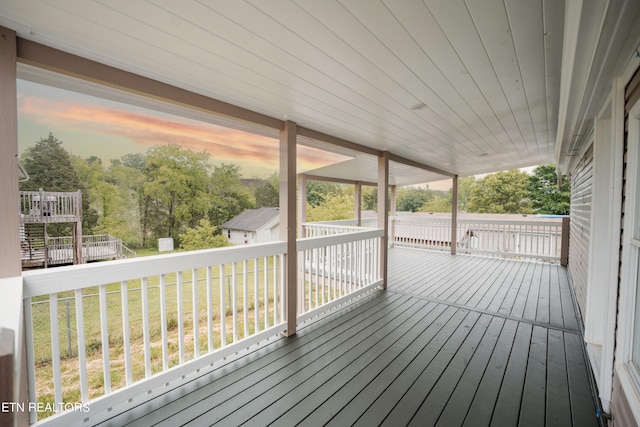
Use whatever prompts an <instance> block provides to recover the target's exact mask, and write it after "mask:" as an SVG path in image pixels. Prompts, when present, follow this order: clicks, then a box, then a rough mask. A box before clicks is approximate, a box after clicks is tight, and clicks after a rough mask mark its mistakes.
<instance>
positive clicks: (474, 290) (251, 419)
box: [103, 249, 598, 427]
mask: <svg viewBox="0 0 640 427" xmlns="http://www.w3.org/2000/svg"><path fill="white" fill-rule="evenodd" d="M592 396H593V395H592V389H591V384H590V381H589V377H588V372H587V365H586V363H585V357H584V353H583V350H582V341H581V336H580V334H579V332H578V321H577V319H576V313H575V310H574V305H573V301H572V297H571V292H570V290H569V285H568V282H567V277H566V270H565V269H564V268H563V267H560V266H559V265H556V264H546V263H538V262H528V261H512V260H504V259H492V258H483V257H475V256H464V255H458V256H451V255H448V254H439V253H428V252H424V251H412V250H401V249H394V250H392V251H391V252H390V262H389V288H388V290H387V291H386V292H379V293H376V294H374V295H372V296H369V297H367V298H364V299H363V300H361V301H359V302H357V303H356V304H354V305H352V306H349V307H347V308H345V309H343V310H339V311H337V312H335V313H333V314H331V315H329V316H328V317H326V318H325V319H323V320H320V321H316V322H313V323H310V324H309V325H306V326H303V327H301V329H300V330H299V332H298V334H297V335H296V336H294V337H290V338H282V339H278V340H276V341H275V342H272V343H271V344H268V345H266V346H264V347H260V348H258V349H253V350H252V351H250V352H248V353H247V354H244V355H242V356H237V357H235V358H234V359H233V360H231V359H228V360H227V361H226V362H224V363H222V364H221V365H220V367H219V368H218V369H216V370H215V371H213V372H211V373H209V374H206V375H203V376H202V377H200V378H198V379H197V380H194V381H192V382H190V383H188V384H187V385H185V386H183V387H181V388H179V389H176V390H173V391H171V392H167V393H166V394H164V395H162V396H159V397H158V398H156V399H154V400H152V401H150V402H148V403H147V404H144V405H141V406H138V407H134V408H131V410H130V411H128V412H127V413H125V414H122V415H120V416H118V417H116V418H114V419H111V420H109V421H107V422H105V423H104V424H103V425H118V426H120V425H131V426H150V425H166V426H176V425H185V424H186V425H214V424H216V425H226V426H237V425H242V424H244V423H246V424H247V425H270V424H273V425H282V426H291V425H297V424H300V425H308V426H318V425H335V426H345V425H362V426H371V425H392V426H399V425H416V426H431V425H438V426H474V427H475V426H489V425H492V426H493V425H495V426H518V425H522V426H529V425H531V426H534V425H535V426H537V425H540V426H543V425H546V426H553V425H557V426H581V427H582V426H597V425H598V420H597V418H596V416H595V405H594V400H593V397H592Z"/></svg>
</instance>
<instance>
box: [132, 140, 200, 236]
mask: <svg viewBox="0 0 640 427" xmlns="http://www.w3.org/2000/svg"><path fill="white" fill-rule="evenodd" d="M208 168H209V155H208V154H207V153H205V152H201V153H196V152H194V151H191V150H187V149H183V148H180V147H179V146H177V145H157V146H154V147H151V148H150V149H149V150H148V152H147V156H146V162H145V173H144V174H145V182H144V183H143V185H142V193H143V203H144V207H143V222H142V226H143V235H144V237H145V239H147V238H148V237H152V238H153V239H154V240H155V239H157V238H159V237H173V238H174V239H175V240H176V241H177V242H178V243H179V241H180V237H179V236H180V233H181V231H182V230H181V229H182V227H191V228H193V227H195V226H196V225H197V224H198V221H200V220H201V219H202V218H205V217H206V215H207V211H208V209H209V197H208V196H209V195H208V191H207V182H208V178H209V177H208Z"/></svg>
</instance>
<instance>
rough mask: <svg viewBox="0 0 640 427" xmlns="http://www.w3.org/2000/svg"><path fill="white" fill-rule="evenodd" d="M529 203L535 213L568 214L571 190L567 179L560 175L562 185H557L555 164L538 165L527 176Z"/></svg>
mask: <svg viewBox="0 0 640 427" xmlns="http://www.w3.org/2000/svg"><path fill="white" fill-rule="evenodd" d="M529 192H530V194H531V205H532V207H533V210H534V211H535V212H536V213H540V214H551V215H569V207H570V205H571V190H570V187H569V180H568V179H567V177H566V176H563V177H562V185H561V186H560V187H558V174H557V172H556V165H554V164H548V165H541V166H538V167H537V168H536V169H535V170H534V171H533V175H532V176H530V177H529Z"/></svg>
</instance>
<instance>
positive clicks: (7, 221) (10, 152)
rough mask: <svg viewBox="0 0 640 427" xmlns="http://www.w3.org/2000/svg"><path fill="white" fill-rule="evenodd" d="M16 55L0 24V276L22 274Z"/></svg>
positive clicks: (11, 37) (7, 32) (11, 35)
mask: <svg viewBox="0 0 640 427" xmlns="http://www.w3.org/2000/svg"><path fill="white" fill-rule="evenodd" d="M16 58H17V48H16V33H15V31H13V30H10V29H8V28H5V27H0V122H2V126H0V198H1V200H2V203H0V236H2V239H0V278H2V277H16V276H20V275H21V274H22V261H21V259H20V216H19V212H20V206H19V204H18V102H17V89H16V77H17V74H16Z"/></svg>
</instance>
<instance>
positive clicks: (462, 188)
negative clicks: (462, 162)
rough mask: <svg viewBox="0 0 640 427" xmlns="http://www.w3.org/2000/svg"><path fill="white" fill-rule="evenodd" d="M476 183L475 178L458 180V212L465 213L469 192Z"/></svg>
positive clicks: (466, 177) (467, 177)
mask: <svg viewBox="0 0 640 427" xmlns="http://www.w3.org/2000/svg"><path fill="white" fill-rule="evenodd" d="M475 183H476V177H475V176H465V177H462V178H458V210H459V211H466V210H467V206H468V205H469V200H470V199H471V191H472V190H473V186H474V185H475Z"/></svg>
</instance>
